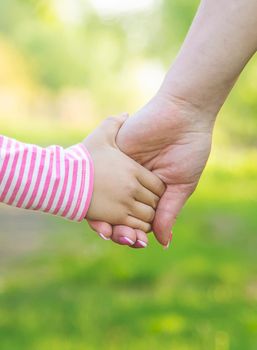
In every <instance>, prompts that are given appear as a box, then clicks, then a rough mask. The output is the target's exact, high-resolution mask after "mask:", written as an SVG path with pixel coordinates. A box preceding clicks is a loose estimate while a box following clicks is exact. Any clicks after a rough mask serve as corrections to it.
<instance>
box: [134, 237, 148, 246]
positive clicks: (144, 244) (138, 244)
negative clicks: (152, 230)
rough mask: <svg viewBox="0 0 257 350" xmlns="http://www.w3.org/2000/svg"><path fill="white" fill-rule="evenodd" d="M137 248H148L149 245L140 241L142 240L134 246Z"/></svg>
mask: <svg viewBox="0 0 257 350" xmlns="http://www.w3.org/2000/svg"><path fill="white" fill-rule="evenodd" d="M134 247H135V248H146V247H147V243H145V242H143V241H140V239H138V240H137V241H136V243H135V244H134Z"/></svg>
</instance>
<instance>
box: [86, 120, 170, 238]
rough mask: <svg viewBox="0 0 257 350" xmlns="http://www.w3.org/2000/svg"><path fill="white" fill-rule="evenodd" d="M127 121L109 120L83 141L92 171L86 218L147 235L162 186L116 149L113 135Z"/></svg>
mask: <svg viewBox="0 0 257 350" xmlns="http://www.w3.org/2000/svg"><path fill="white" fill-rule="evenodd" d="M126 119H127V116H120V117H118V118H108V119H107V120H105V121H104V122H103V123H102V125H101V126H100V127H98V128H97V129H96V130H95V131H94V132H93V133H92V134H91V135H89V136H88V137H87V138H86V139H85V140H84V141H83V144H84V146H85V147H86V148H87V149H88V151H89V153H90V154H91V157H92V159H93V163H94V172H95V175H94V191H93V196H92V200H91V204H90V207H89V210H88V213H87V216H86V218H87V219H89V220H94V221H105V222H108V223H110V224H112V225H127V226H130V227H131V228H135V229H139V230H142V231H144V232H149V231H150V230H151V222H152V220H153V219H154V215H155V208H156V206H157V203H158V201H159V198H160V197H161V196H162V194H163V192H164V190H165V186H164V184H163V183H162V181H161V180H160V179H159V178H158V177H157V176H156V175H154V174H153V173H151V172H150V171H148V170H146V169H145V168H144V167H142V166H141V165H139V164H138V163H136V162H135V161H134V160H132V159H131V158H129V157H128V156H126V155H125V154H124V153H122V152H121V151H120V150H119V149H118V147H117V145H116V142H115V139H116V135H117V134H118V131H119V129H120V128H121V126H122V124H123V123H124V122H125V120H126Z"/></svg>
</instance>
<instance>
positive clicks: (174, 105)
mask: <svg viewBox="0 0 257 350" xmlns="http://www.w3.org/2000/svg"><path fill="white" fill-rule="evenodd" d="M200 121H201V118H199V111H197V110H195V108H194V107H193V106H191V105H190V104H186V103H184V102H183V101H179V100H176V99H167V98H166V97H165V96H163V95H161V94H157V95H156V96H155V97H154V98H153V99H152V100H151V101H150V102H149V103H148V104H147V105H146V106H145V107H143V108H142V109H141V110H140V111H139V112H137V113H136V114H135V115H134V116H133V117H131V118H128V116H127V115H121V116H119V117H117V118H109V119H107V120H106V121H105V122H104V123H103V124H102V125H101V126H100V127H99V128H98V129H96V130H95V132H93V134H91V135H90V136H89V137H88V138H86V139H85V140H84V142H83V143H84V145H85V146H86V147H87V148H88V150H89V152H90V153H91V156H92V158H93V161H94V164H95V190H94V193H93V198H92V202H91V205H90V208H89V211H88V214H87V217H86V219H87V220H88V222H89V225H90V226H91V228H92V229H93V230H95V231H96V232H97V233H98V234H99V235H100V236H101V237H102V238H103V239H106V240H109V239H112V240H113V241H114V242H116V243H118V244H121V245H128V246H130V247H133V248H145V247H147V245H148V237H147V233H148V232H150V231H151V230H152V231H153V232H154V234H155V237H156V239H157V240H158V242H159V243H160V244H161V245H163V246H164V247H166V248H167V247H168V246H169V243H170V241H171V238H172V229H173V225H174V223H175V220H176V217H177V215H178V214H179V212H180V211H181V209H182V207H183V206H184V204H185V202H186V201H187V199H188V198H189V197H190V195H191V194H192V193H193V191H194V190H195V188H196V186H197V184H198V181H199V178H200V176H201V174H202V171H203V169H204V167H205V165H206V162H207V159H208V156H209V152H210V147H211V135H212V127H213V125H212V124H211V123H206V122H205V121H204V120H203V121H202V122H200Z"/></svg>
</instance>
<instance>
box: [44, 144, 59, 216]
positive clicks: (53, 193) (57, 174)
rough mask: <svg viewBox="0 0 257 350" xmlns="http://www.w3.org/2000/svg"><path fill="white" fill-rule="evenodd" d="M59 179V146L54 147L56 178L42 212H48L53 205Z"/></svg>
mask: <svg viewBox="0 0 257 350" xmlns="http://www.w3.org/2000/svg"><path fill="white" fill-rule="evenodd" d="M60 181H61V174H60V147H56V178H55V180H54V186H53V190H52V193H51V196H50V198H49V201H48V203H47V206H46V208H45V210H44V212H49V211H50V210H51V208H52V205H53V201H54V199H55V196H56V192H57V190H58V187H59V184H60Z"/></svg>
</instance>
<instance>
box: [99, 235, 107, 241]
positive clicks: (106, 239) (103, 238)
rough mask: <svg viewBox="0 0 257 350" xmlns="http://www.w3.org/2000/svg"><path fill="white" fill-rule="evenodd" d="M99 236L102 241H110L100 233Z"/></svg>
mask: <svg viewBox="0 0 257 350" xmlns="http://www.w3.org/2000/svg"><path fill="white" fill-rule="evenodd" d="M99 236H100V237H101V238H102V239H104V240H105V241H109V240H110V238H108V237H105V235H104V234H102V233H99Z"/></svg>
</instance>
